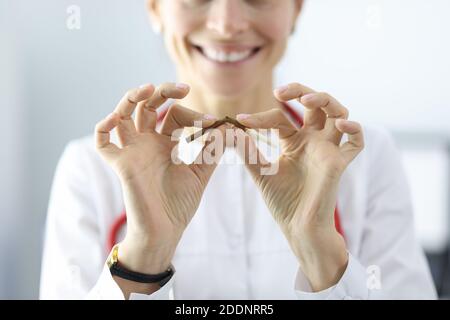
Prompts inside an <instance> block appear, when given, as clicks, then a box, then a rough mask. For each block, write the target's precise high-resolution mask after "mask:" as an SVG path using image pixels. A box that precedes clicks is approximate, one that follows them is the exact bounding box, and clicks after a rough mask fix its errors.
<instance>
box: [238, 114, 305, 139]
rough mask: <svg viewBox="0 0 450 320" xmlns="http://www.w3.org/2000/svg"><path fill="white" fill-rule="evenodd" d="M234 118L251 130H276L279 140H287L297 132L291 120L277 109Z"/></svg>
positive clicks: (239, 115)
mask: <svg viewBox="0 0 450 320" xmlns="http://www.w3.org/2000/svg"><path fill="white" fill-rule="evenodd" d="M236 118H237V120H238V121H239V122H240V123H241V124H243V125H244V126H246V127H248V128H251V129H278V132H279V136H280V139H287V138H289V137H291V136H292V135H293V134H295V133H297V132H298V130H297V127H296V126H295V125H294V124H293V123H292V122H291V120H289V118H288V117H287V116H286V115H285V114H284V112H283V111H282V110H280V109H277V108H275V109H271V110H269V111H266V112H260V113H254V114H238V115H237V117H236Z"/></svg>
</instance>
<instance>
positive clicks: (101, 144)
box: [95, 113, 120, 161]
mask: <svg viewBox="0 0 450 320" xmlns="http://www.w3.org/2000/svg"><path fill="white" fill-rule="evenodd" d="M119 122H120V117H119V115H118V114H116V113H111V114H110V115H109V116H107V117H106V118H105V119H103V120H101V121H100V122H98V123H97V125H96V126H95V146H96V148H97V150H98V151H99V153H100V155H101V156H102V157H103V158H104V159H105V160H107V161H109V160H110V159H111V158H112V157H114V155H116V154H117V153H118V152H119V151H120V149H119V148H118V147H117V146H116V145H115V144H113V143H111V141H110V132H111V131H112V130H113V129H114V128H115V127H116V126H117V125H118V124H119Z"/></svg>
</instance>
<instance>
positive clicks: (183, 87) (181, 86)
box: [175, 83, 189, 90]
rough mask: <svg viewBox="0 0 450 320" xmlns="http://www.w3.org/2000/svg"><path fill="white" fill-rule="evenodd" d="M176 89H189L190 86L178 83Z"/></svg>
mask: <svg viewBox="0 0 450 320" xmlns="http://www.w3.org/2000/svg"><path fill="white" fill-rule="evenodd" d="M175 87H177V88H178V89H181V90H187V89H189V86H188V85H187V84H185V83H177V84H176V86H175Z"/></svg>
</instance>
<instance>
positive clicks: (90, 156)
mask: <svg viewBox="0 0 450 320" xmlns="http://www.w3.org/2000/svg"><path fill="white" fill-rule="evenodd" d="M57 172H59V173H64V174H65V175H69V176H71V177H77V176H78V177H81V176H85V177H88V176H93V175H95V176H98V175H102V174H106V175H111V174H112V169H110V168H109V166H108V165H107V164H106V162H105V161H104V160H103V159H102V158H101V157H100V155H99V154H98V153H97V151H96V149H95V140H94V136H93V135H89V136H84V137H81V138H78V139H74V140H71V141H69V142H68V143H67V144H66V146H65V148H64V151H63V153H62V156H61V158H60V160H59V163H58V168H57Z"/></svg>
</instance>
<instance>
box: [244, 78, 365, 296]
mask: <svg viewBox="0 0 450 320" xmlns="http://www.w3.org/2000/svg"><path fill="white" fill-rule="evenodd" d="M275 97H276V98H277V99H278V100H279V101H283V102H285V101H289V100H292V99H299V101H300V102H301V103H302V104H303V105H304V106H305V108H306V109H305V114H304V125H303V127H302V128H298V127H296V126H295V125H294V124H293V123H292V122H291V121H290V120H289V119H288V118H287V117H286V115H285V114H284V112H283V111H282V110H281V109H280V108H277V109H272V110H270V111H267V112H262V113H257V114H253V115H238V117H237V119H238V120H239V122H241V123H242V124H243V125H245V126H247V127H249V128H253V129H277V130H278V132H279V138H280V142H281V150H282V154H281V156H280V158H279V159H278V163H277V165H276V166H275V167H277V168H278V172H277V173H276V174H274V175H263V174H261V172H262V170H263V169H264V167H267V165H268V163H267V161H265V160H264V159H263V157H262V155H261V154H260V153H259V151H258V149H257V147H256V144H255V143H254V141H253V140H252V139H251V138H250V136H249V135H247V134H246V133H245V132H244V131H242V130H237V131H236V133H237V135H244V136H245V137H247V141H248V142H249V143H247V144H246V147H245V148H244V149H245V150H244V149H242V148H241V153H243V156H244V157H245V158H246V165H247V167H248V169H249V170H250V172H251V174H252V176H253V178H254V180H255V182H256V184H257V185H258V187H259V188H260V190H261V192H262V195H263V197H264V199H265V202H266V204H267V205H268V207H269V210H270V211H271V213H272V214H273V216H274V218H275V220H276V221H277V222H278V224H279V225H280V227H281V229H282V231H283V233H284V234H285V236H286V238H287V240H288V242H289V244H290V246H291V248H292V250H293V252H294V254H295V255H296V256H297V258H298V260H299V262H300V266H301V268H302V271H303V272H304V274H305V275H306V277H307V278H308V280H309V282H310V284H311V287H312V289H313V290H314V291H321V290H324V289H326V288H329V287H331V286H333V285H334V284H336V283H337V282H338V281H339V279H340V278H341V277H342V275H343V273H344V271H345V269H346V266H347V263H348V255H347V250H346V246H345V242H344V239H343V238H342V236H341V235H340V234H339V233H338V232H337V231H336V228H335V222H334V210H335V206H336V202H337V190H338V185H339V180H340V177H341V175H342V173H343V172H344V170H345V168H346V167H347V166H348V164H349V163H350V162H351V161H352V160H353V159H354V158H355V157H356V156H357V155H358V154H359V153H360V151H361V150H362V149H363V147H364V138H363V134H362V129H361V126H360V125H359V124H358V123H356V122H352V121H348V120H347V118H348V110H347V109H346V108H345V107H343V106H342V105H341V104H340V103H339V102H338V101H337V100H336V99H334V98H333V97H331V96H330V95H328V94H325V93H316V92H314V91H313V90H311V89H309V88H307V87H305V86H302V85H300V84H296V83H293V84H290V85H288V86H285V87H282V88H279V89H277V90H275ZM343 134H347V135H348V141H347V142H346V143H344V144H342V145H341V139H342V136H343ZM238 141H239V140H238ZM255 155H258V161H257V163H256V164H254V162H253V163H251V162H250V161H249V160H250V159H252V158H250V157H252V156H255ZM272 165H273V164H272Z"/></svg>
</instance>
